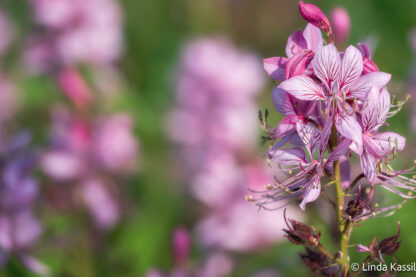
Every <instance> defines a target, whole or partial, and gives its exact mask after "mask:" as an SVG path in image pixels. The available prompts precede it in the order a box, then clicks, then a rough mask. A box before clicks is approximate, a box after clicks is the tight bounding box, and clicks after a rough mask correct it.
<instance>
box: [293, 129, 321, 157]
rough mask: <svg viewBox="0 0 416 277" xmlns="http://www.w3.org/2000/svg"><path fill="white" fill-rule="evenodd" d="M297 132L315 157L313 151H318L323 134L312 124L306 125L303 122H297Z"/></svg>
mask: <svg viewBox="0 0 416 277" xmlns="http://www.w3.org/2000/svg"><path fill="white" fill-rule="evenodd" d="M296 131H297V132H298V135H299V137H300V138H301V139H302V142H303V144H304V145H305V147H306V149H307V150H308V152H309V155H310V156H311V157H313V150H314V149H317V148H318V146H319V143H320V139H321V132H320V131H319V130H318V129H317V128H316V127H315V126H314V125H312V124H311V123H309V124H305V123H304V122H302V121H298V122H296Z"/></svg>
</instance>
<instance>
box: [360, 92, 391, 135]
mask: <svg viewBox="0 0 416 277" xmlns="http://www.w3.org/2000/svg"><path fill="white" fill-rule="evenodd" d="M390 105H391V103H390V94H389V92H388V91H387V90H386V89H382V90H381V92H380V89H379V88H378V87H375V86H374V87H372V88H371V89H370V91H369V92H368V97H367V102H366V104H365V106H364V108H363V110H362V112H361V123H362V126H363V128H364V130H365V131H368V132H372V131H376V130H377V129H378V128H379V127H380V126H381V125H383V124H384V122H385V121H386V118H387V114H388V113H389V110H390Z"/></svg>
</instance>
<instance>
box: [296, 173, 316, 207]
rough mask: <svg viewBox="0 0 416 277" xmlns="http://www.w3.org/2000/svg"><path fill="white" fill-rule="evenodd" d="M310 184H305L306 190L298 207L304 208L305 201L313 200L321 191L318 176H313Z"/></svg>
mask: <svg viewBox="0 0 416 277" xmlns="http://www.w3.org/2000/svg"><path fill="white" fill-rule="evenodd" d="M311 182H312V183H311V184H308V185H306V186H307V188H306V191H305V194H304V195H303V200H302V202H300V204H299V207H300V208H301V209H302V210H305V206H306V204H307V203H310V202H313V201H315V200H316V199H318V197H319V194H320V193H321V179H320V176H319V177H316V178H314V179H313V180H312V181H311Z"/></svg>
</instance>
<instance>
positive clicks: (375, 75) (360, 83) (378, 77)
mask: <svg viewBox="0 0 416 277" xmlns="http://www.w3.org/2000/svg"><path fill="white" fill-rule="evenodd" d="M390 78H391V74H388V73H385V72H370V73H368V74H365V75H362V76H361V77H360V78H358V79H357V81H356V82H355V83H354V84H352V86H351V88H350V91H349V93H348V96H352V97H357V98H361V99H362V98H366V96H367V93H368V92H369V91H370V89H371V88H372V87H373V86H376V87H378V88H379V89H382V88H384V87H385V86H386V85H387V83H388V82H389V81H390Z"/></svg>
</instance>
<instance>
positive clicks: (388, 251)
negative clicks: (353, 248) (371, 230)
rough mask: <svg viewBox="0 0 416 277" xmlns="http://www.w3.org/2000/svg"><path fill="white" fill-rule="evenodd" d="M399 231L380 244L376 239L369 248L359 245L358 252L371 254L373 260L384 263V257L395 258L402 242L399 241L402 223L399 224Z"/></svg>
mask: <svg viewBox="0 0 416 277" xmlns="http://www.w3.org/2000/svg"><path fill="white" fill-rule="evenodd" d="M398 225H399V230H398V231H397V235H395V236H392V237H388V238H386V239H383V240H382V241H380V242H379V243H376V239H375V238H374V239H373V241H372V242H371V245H370V246H369V247H367V246H365V245H362V244H358V245H357V251H358V252H360V253H364V252H369V253H370V256H371V257H372V258H373V259H376V260H377V259H380V260H382V261H383V255H387V256H393V255H394V254H395V253H396V252H397V250H398V249H399V247H400V244H401V241H398V239H399V235H400V222H399V223H398Z"/></svg>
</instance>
